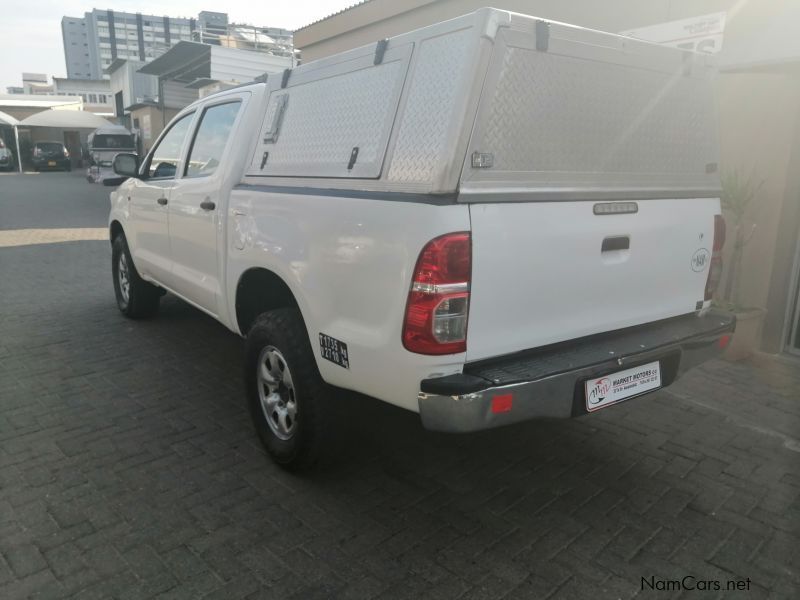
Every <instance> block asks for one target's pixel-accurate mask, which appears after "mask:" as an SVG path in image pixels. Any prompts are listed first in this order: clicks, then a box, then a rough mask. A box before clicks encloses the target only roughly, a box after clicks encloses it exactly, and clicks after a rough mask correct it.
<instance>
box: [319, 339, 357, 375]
mask: <svg viewBox="0 0 800 600" xmlns="http://www.w3.org/2000/svg"><path fill="white" fill-rule="evenodd" d="M319 351H320V354H321V355H322V358H324V359H325V360H329V361H331V362H332V363H336V364H337V365H339V366H340V367H344V368H345V369H349V368H350V356H349V355H348V354H347V344H345V343H344V342H342V341H339V340H337V339H336V338H332V337H331V336H329V335H325V334H324V333H320V334H319Z"/></svg>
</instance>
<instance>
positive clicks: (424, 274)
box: [403, 231, 472, 354]
mask: <svg viewBox="0 0 800 600" xmlns="http://www.w3.org/2000/svg"><path fill="white" fill-rule="evenodd" d="M471 275H472V242H471V238H470V234H469V232H463V231H462V232H458V233H448V234H447V235H443V236H441V237H437V238H435V239H433V240H431V241H430V242H428V243H427V244H426V245H425V247H424V248H423V249H422V252H420V255H419V259H417V265H416V267H415V269H414V276H413V278H412V280H411V281H412V283H411V291H410V292H409V294H408V304H407V306H406V315H405V321H404V323H403V346H405V348H406V349H407V350H410V351H411V352H416V353H418V354H456V353H458V352H465V351H466V350H467V316H468V314H469V287H470V277H471Z"/></svg>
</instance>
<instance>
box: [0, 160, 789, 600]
mask: <svg viewBox="0 0 800 600" xmlns="http://www.w3.org/2000/svg"><path fill="white" fill-rule="evenodd" d="M53 176H56V177H59V176H58V175H55V174H53ZM60 177H62V179H61V180H59V181H62V183H61V184H60V185H62V186H63V187H64V189H67V190H75V191H74V192H70V193H75V194H76V195H77V194H85V189H87V188H89V187H91V186H89V184H87V183H85V182H83V181H81V180H80V179H79V178H77V177H75V176H72V178H71V179H70V178H69V177H68V176H60ZM20 178H21V176H20ZM5 180H8V178H4V181H5ZM49 181H50V180H48V179H45V177H44V176H41V177H39V178H27V181H26V185H30V190H29V191H27V192H26V193H29V194H31V195H36V194H38V195H39V196H42V195H43V192H42V191H41V189H39V188H37V187H36V186H43V185H45V182H48V183H49ZM40 182H42V183H40ZM64 182H66V183H64ZM34 183H35V185H34ZM0 185H3V184H2V183H0ZM70 186H71V187H70ZM106 191H107V190H106ZM101 192H103V190H102V189H101V190H97V189H93V190H92V193H93V194H95V195H96V196H97V197H98V198H101ZM103 193H104V192H103ZM65 194H66V195H67V196H68V193H67V192H65ZM39 196H36V197H39ZM6 200H7V197H4V191H3V188H2V187H0V215H3V216H4V217H5V221H4V222H2V224H0V229H3V228H6V229H7V228H13V227H14V222H13V221H12V220H11V219H10V218H9V211H8V210H6V212H3V208H2V206H3V203H4V202H6ZM58 206H62V207H68V206H69V204H68V203H66V202H64V203H59V204H58ZM95 206H96V207H97V208H96V209H97V210H98V211H103V210H107V208H106V207H107V204H105V203H104V202H101V201H98V202H97V203H96V204H95ZM19 210H20V211H23V209H19ZM31 210H33V211H36V210H43V209H42V208H41V206H39V205H37V204H35V203H31ZM87 210H88V209H87ZM21 215H22V216H21V218H20V220H19V223H20V225H19V226H20V227H26V228H27V227H31V226H32V227H36V223H35V221H36V218H35V216H32V215H31V214H30V213H28V212H24V211H23V212H22V213H21ZM99 215H100V216H99V217H98V218H94V217H92V219H94V220H93V221H92V220H87V222H86V223H85V225H83V226H86V227H96V226H97V222H96V221H97V220H98V219H99V218H101V217H102V212H100V213H99ZM48 218H52V217H48ZM49 225H50V226H53V225H52V224H49ZM69 226H70V227H72V226H81V225H80V224H72V223H71V224H70V225H69ZM109 264H110V248H109V245H108V243H107V242H102V241H74V242H63V243H52V244H41V245H26V246H19V247H6V248H0V598H2V599H3V600H11V599H16V598H27V597H35V598H67V597H75V598H80V599H91V598H120V599H128V598H131V599H134V598H135V599H139V598H199V597H203V598H221V599H232V598H280V599H283V598H298V599H299V598H302V599H306V598H310V599H313V598H381V599H388V598H433V599H436V598H442V599H444V598H463V599H475V598H509V599H512V598H628V597H634V596H637V597H654V598H672V597H686V598H704V597H711V598H717V597H719V598H727V597H742V598H762V597H770V598H791V597H797V593H798V589H800V571H799V570H798V554H799V553H800V545H798V535H799V534H800V531H798V530H799V529H800V527H799V524H800V504H799V503H798V496H799V495H800V460H798V459H800V444H799V443H798V441H797V438H798V431H799V430H800V428H799V427H798V424H799V422H800V402H799V400H800V368H799V367H798V363H797V362H793V361H791V360H788V359H779V360H775V359H767V358H759V359H757V360H753V361H751V362H748V363H744V364H731V363H727V362H724V361H717V362H712V363H710V364H708V365H706V366H704V367H703V368H701V369H698V370H696V371H694V372H692V373H691V374H690V375H688V376H687V377H685V378H684V379H683V380H681V381H680V382H678V383H677V384H675V385H674V386H673V387H671V388H669V389H668V390H664V391H661V392H658V393H656V394H653V395H651V396H648V397H646V398H643V399H641V400H637V401H633V402H630V403H627V404H622V405H619V406H617V407H614V408H611V409H609V410H606V411H602V412H600V413H598V414H595V415H592V416H589V417H586V418H581V419H575V420H570V421H558V422H539V423H529V424H523V425H520V426H514V427H511V428H507V429H504V430H499V431H493V432H483V433H480V434H476V435H469V436H448V435H442V434H432V433H429V432H425V431H423V430H421V428H420V427H419V423H418V419H417V418H416V417H415V416H414V415H412V414H410V413H406V412H403V411H400V410H397V409H393V408H392V407H388V406H384V405H379V404H375V403H365V402H348V403H343V406H342V410H343V411H345V414H346V416H347V421H349V423H350V425H349V427H348V429H347V433H348V442H347V443H346V444H345V447H344V449H343V452H342V456H341V457H340V459H339V461H338V462H334V463H333V464H331V465H329V466H327V467H326V468H325V469H323V470H321V471H320V472H318V473H316V474H314V475H313V476H312V477H304V478H301V477H296V476H292V475H288V474H286V473H284V472H282V471H281V470H280V469H278V468H276V467H275V466H274V465H272V464H271V463H270V461H269V460H268V459H267V457H266V456H265V454H264V453H263V452H262V450H261V448H260V446H259V445H258V444H257V442H256V440H255V436H254V433H253V430H252V427H251V425H250V422H249V418H248V415H247V413H246V409H245V404H244V400H243V390H242V385H241V381H240V357H241V353H242V343H241V341H240V340H239V339H238V338H237V337H235V336H234V335H232V334H230V333H228V332H227V331H226V330H225V329H224V328H223V327H222V326H220V325H218V324H217V323H215V322H214V321H213V320H211V319H210V318H208V317H206V316H205V315H203V314H201V313H199V312H198V311H196V310H194V309H192V308H190V307H188V306H186V305H184V304H183V303H181V302H179V301H177V300H175V299H174V298H171V297H169V296H168V297H166V298H164V301H163V303H162V310H161V312H160V314H159V316H158V317H157V318H155V319H153V320H149V321H142V322H131V321H127V320H125V319H123V318H122V317H121V316H120V315H119V314H118V312H117V309H116V307H115V305H114V301H113V292H112V286H111V278H110V275H109ZM686 575H692V576H694V577H696V578H697V579H698V580H706V579H709V580H720V581H722V582H726V581H727V580H729V579H743V578H748V577H749V578H750V580H751V582H752V583H751V586H750V591H749V592H737V593H736V594H733V593H725V592H712V593H704V592H684V593H683V594H681V593H680V592H676V591H672V592H649V591H646V590H645V591H642V582H641V579H642V577H646V578H649V577H655V578H656V579H662V580H671V579H681V578H683V577H684V576H686Z"/></svg>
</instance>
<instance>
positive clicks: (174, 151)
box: [147, 113, 193, 177]
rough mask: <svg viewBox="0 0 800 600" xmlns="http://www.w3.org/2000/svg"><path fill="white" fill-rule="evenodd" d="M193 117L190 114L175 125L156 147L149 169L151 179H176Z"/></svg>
mask: <svg viewBox="0 0 800 600" xmlns="http://www.w3.org/2000/svg"><path fill="white" fill-rule="evenodd" d="M192 115H193V113H190V114H188V115H186V116H185V117H182V118H181V120H180V121H178V122H177V123H175V124H174V125H173V126H172V127H171V128H170V130H169V131H168V132H167V134H166V135H165V136H164V137H163V138H162V139H161V142H159V144H158V146H156V149H155V150H154V151H153V157H152V158H151V159H150V164H149V165H148V167H147V168H148V171H147V172H148V175H149V176H150V177H175V172H176V170H177V168H178V160H179V159H180V155H181V148H182V147H183V140H184V139H185V138H186V134H187V132H188V131H189V125H190V124H191V122H192Z"/></svg>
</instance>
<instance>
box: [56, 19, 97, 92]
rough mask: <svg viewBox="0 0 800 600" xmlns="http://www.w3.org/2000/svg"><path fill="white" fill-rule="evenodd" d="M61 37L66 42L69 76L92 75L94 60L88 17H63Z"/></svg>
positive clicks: (65, 57)
mask: <svg viewBox="0 0 800 600" xmlns="http://www.w3.org/2000/svg"><path fill="white" fill-rule="evenodd" d="M61 39H62V41H63V43H64V62H65V66H66V69H67V77H72V78H77V79H82V78H84V77H92V75H93V73H94V70H93V69H92V60H91V56H90V52H89V38H88V36H87V32H86V19H84V18H83V17H63V18H62V19H61Z"/></svg>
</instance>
